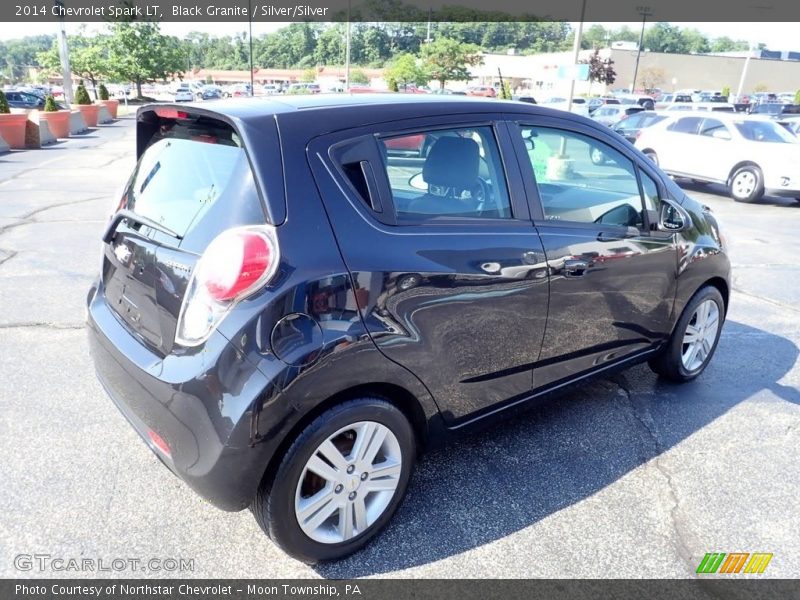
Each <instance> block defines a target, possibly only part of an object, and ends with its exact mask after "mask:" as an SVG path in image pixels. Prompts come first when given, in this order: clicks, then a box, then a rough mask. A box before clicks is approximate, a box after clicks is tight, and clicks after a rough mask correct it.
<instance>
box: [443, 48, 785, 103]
mask: <svg viewBox="0 0 800 600" xmlns="http://www.w3.org/2000/svg"><path fill="white" fill-rule="evenodd" d="M590 54H591V51H589V50H583V51H581V53H580V60H587V59H588V57H589V55H590ZM600 55H601V57H603V58H608V57H610V58H611V60H613V61H614V70H615V71H616V73H617V79H616V81H615V82H614V83H613V84H612V85H611V86H608V87H609V88H611V89H620V88H630V86H631V84H632V83H633V72H634V67H635V63H636V51H635V50H622V49H616V48H615V49H609V48H606V49H603V50H601V51H600ZM746 60H747V59H746V58H745V57H743V56H712V55H705V54H663V53H660V52H647V51H643V52H642V53H641V56H640V60H639V72H638V75H637V78H636V87H637V89H640V90H641V89H643V88H644V87H649V88H660V89H662V90H666V91H674V90H682V89H698V90H722V89H723V88H724V87H726V86H727V87H730V89H731V91H732V93H733V94H735V93H736V92H737V90H738V88H739V82H740V80H741V77H742V72H743V70H744V67H745V62H746ZM572 63H573V53H572V52H556V53H552V54H534V55H530V56H520V55H514V54H485V55H484V62H483V64H482V65H480V66H477V67H473V68H472V69H471V72H472V74H473V76H474V77H475V82H480V83H494V82H497V81H498V80H499V74H498V69H499V73H501V74H502V76H503V79H504V80H507V81H510V83H511V86H512V88H513V89H516V88H518V87H523V88H526V89H530V90H531V91H532V92H533V93H534V96H536V95H537V94H538V95H541V96H550V95H552V96H563V95H565V94H566V93H567V91H568V89H569V83H570V82H569V80H566V79H562V78H561V77H559V67H562V66H565V65H571V64H572ZM453 87H454V88H455V86H453ZM757 88H758V89H762V88H765V89H766V90H769V91H775V92H785V91H794V90H797V89H800V61H797V60H775V59H763V58H751V59H750V61H749V64H748V65H747V73H746V77H745V79H744V85H743V87H742V93H743V94H748V93H752V92H753V91H756V90H757ZM605 91H606V86H604V85H601V84H598V83H592V84H590V83H589V82H586V81H578V82H576V85H575V93H576V94H588V93H592V94H599V93H603V92H605Z"/></svg>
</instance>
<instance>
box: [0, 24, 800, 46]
mask: <svg viewBox="0 0 800 600" xmlns="http://www.w3.org/2000/svg"><path fill="white" fill-rule="evenodd" d="M674 24H676V25H681V26H683V27H690V28H694V29H699V30H700V31H701V32H703V33H704V34H705V35H706V36H708V37H710V38H717V37H721V36H728V37H730V38H733V39H735V40H738V39H743V40H748V41H751V42H753V43H762V42H763V43H765V44H766V45H767V48H769V49H770V50H797V51H800V40H798V24H797V23H674ZM103 25H104V24H103V23H89V24H88V28H89V30H97V29H98V28H101V27H103ZM284 25H286V24H285V23H254V24H253V35H256V36H258V35H263V34H265V33H269V32H270V31H274V30H276V29H278V28H280V27H282V26H284ZM574 25H576V23H573V26H574ZM590 25H592V23H585V24H584V27H589V26H590ZM601 25H604V26H606V27H619V26H621V25H628V26H629V27H630V28H631V29H634V30H637V31H638V29H639V28H640V27H641V23H640V22H637V23H601ZM78 26H79V24H77V23H67V35H69V34H71V33H74V32H75V31H77V29H78ZM58 27H59V25H58V23H42V22H38V23H0V40H6V39H12V38H18V37H22V36H25V35H39V34H46V33H56V32H57V31H58ZM246 30H247V22H241V23H162V24H161V31H162V32H163V33H165V34H168V35H175V36H178V37H183V36H184V35H186V34H187V33H189V32H190V31H204V32H207V33H210V34H214V35H232V34H234V33H237V32H240V31H246Z"/></svg>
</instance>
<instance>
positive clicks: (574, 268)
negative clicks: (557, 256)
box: [564, 258, 589, 277]
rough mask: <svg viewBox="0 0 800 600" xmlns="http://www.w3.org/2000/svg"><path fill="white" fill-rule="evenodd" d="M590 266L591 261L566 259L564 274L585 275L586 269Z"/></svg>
mask: <svg viewBox="0 0 800 600" xmlns="http://www.w3.org/2000/svg"><path fill="white" fill-rule="evenodd" d="M588 268H589V261H586V260H581V259H574V258H571V259H569V260H565V261H564V276H565V277H583V274H584V273H586V270H587V269H588Z"/></svg>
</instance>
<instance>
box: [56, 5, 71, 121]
mask: <svg viewBox="0 0 800 600" xmlns="http://www.w3.org/2000/svg"><path fill="white" fill-rule="evenodd" d="M53 5H54V6H56V7H58V22H59V32H58V53H59V55H60V57H61V75H62V77H63V87H64V100H65V101H66V102H67V105H70V104H72V100H73V98H72V69H71V68H70V66H69V46H67V29H66V27H65V26H64V12H65V11H64V0H54V2H53Z"/></svg>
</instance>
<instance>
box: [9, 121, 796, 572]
mask: <svg viewBox="0 0 800 600" xmlns="http://www.w3.org/2000/svg"><path fill="white" fill-rule="evenodd" d="M132 124H133V122H132V120H131V119H121V120H119V121H117V122H116V123H114V124H113V125H110V126H107V127H103V128H101V129H98V130H95V131H93V132H91V133H89V134H87V135H86V136H83V137H79V138H73V139H70V140H68V141H66V142H62V143H60V144H57V145H55V146H52V147H49V148H46V149H42V150H36V151H26V152H20V153H12V154H6V155H2V156H0V381H2V385H0V415H2V416H0V455H2V457H3V459H2V466H0V479H1V480H2V484H1V485H0V515H1V516H0V576H3V577H14V576H31V577H53V576H56V577H58V576H72V577H75V576H80V575H81V573H76V572H53V571H50V570H45V571H38V570H32V571H25V572H21V571H19V570H17V569H16V568H15V561H14V557H15V556H17V555H19V554H47V555H50V556H52V557H61V558H65V559H68V558H77V559H82V558H94V559H104V560H106V561H108V562H110V561H111V560H113V559H114V558H125V559H127V558H140V559H143V560H148V559H150V558H162V559H163V558H184V559H193V560H194V570H193V571H192V572H185V573H177V574H178V575H182V576H192V577H203V578H210V577H260V578H273V577H274V578H278V577H280V578H294V577H336V578H349V577H361V576H388V577H414V578H426V577H474V578H490V577H613V578H627V577H691V576H694V572H695V569H696V567H697V565H698V563H699V562H700V560H701V559H702V557H703V556H704V554H705V553H707V552H771V553H773V554H774V557H773V559H772V562H771V563H770V564H769V567H768V569H767V570H766V572H765V573H764V575H762V577H798V576H800V511H798V510H797V507H798V496H799V495H800V460H798V447H800V368H798V367H799V366H800V362H798V354H799V351H798V346H799V345H800V264H799V263H798V261H797V257H798V256H800V236H798V231H800V203H796V202H794V201H792V200H781V199H771V198H767V199H765V200H763V201H762V202H760V203H757V204H752V205H743V204H735V203H734V202H733V201H732V200H730V199H729V198H727V197H726V196H725V195H724V194H723V191H722V190H721V189H719V188H715V187H713V186H710V187H701V186H690V187H688V188H687V189H689V191H690V193H692V194H693V195H695V196H696V197H698V198H701V199H702V200H703V201H704V202H705V203H707V204H708V205H709V206H711V207H712V208H713V209H714V211H715V213H716V215H717V216H718V218H719V219H720V221H721V222H722V223H723V224H724V225H725V227H726V231H727V234H728V237H729V240H730V247H731V251H730V252H731V260H732V263H733V267H734V279H733V280H734V292H733V295H732V302H731V309H730V312H729V314H728V322H727V324H726V326H725V329H724V331H723V334H722V338H721V341H720V345H719V349H718V351H717V355H716V357H715V359H714V361H713V362H712V364H711V365H710V367H709V368H708V370H707V371H706V373H705V374H704V375H703V376H701V377H700V378H699V379H698V380H696V381H695V382H693V383H691V384H688V385H685V386H674V385H670V384H666V383H663V382H660V381H658V380H657V379H656V378H655V376H654V375H653V374H652V373H651V372H650V371H649V370H648V369H647V367H646V366H640V367H636V368H633V369H630V370H628V371H625V372H623V373H621V374H618V375H615V376H613V377H611V378H605V379H599V380H596V381H594V382H593V383H590V384H588V385H584V386H582V387H580V388H576V389H574V390H572V391H571V392H570V393H568V394H567V395H565V396H563V397H561V398H559V399H557V400H554V401H552V402H548V403H546V404H543V405H541V406H539V407H537V408H534V409H533V410H531V411H530V412H529V413H527V414H526V415H525V417H524V418H521V419H515V420H514V421H513V422H509V423H507V424H504V425H500V426H497V427H494V428H492V429H490V430H488V431H485V432H483V433H481V434H478V435H474V436H471V437H469V438H467V439H464V440H463V441H461V442H459V443H457V444H456V445H454V446H450V447H448V448H445V449H443V450H438V451H435V452H433V453H431V454H428V455H426V456H424V457H423V458H422V460H421V462H420V464H419V466H418V469H417V471H416V475H415V477H414V479H413V481H412V484H411V487H410V491H409V494H408V497H407V499H406V501H405V503H404V504H403V506H402V508H401V509H400V511H399V513H398V514H397V516H396V517H395V519H394V520H393V522H392V523H391V525H390V526H389V528H388V529H387V530H386V531H385V532H384V534H383V535H382V536H380V537H379V538H378V539H377V541H376V542H375V543H373V544H372V545H370V546H369V547H368V548H367V549H365V550H364V551H362V552H360V553H358V554H356V555H354V556H353V557H351V558H349V559H347V560H345V561H343V562H340V563H336V564H328V565H321V566H317V567H314V568H312V567H309V566H306V565H304V564H301V563H298V562H296V561H294V560H292V559H289V558H287V557H286V556H285V555H284V554H282V553H281V552H280V551H279V550H277V548H276V547H274V546H273V545H272V544H271V543H270V541H269V540H268V539H267V538H266V537H264V536H263V534H262V533H261V531H260V529H259V528H258V526H257V525H256V523H255V521H254V520H253V519H252V517H251V515H250V513H249V512H248V511H244V512H241V513H224V512H220V511H218V510H217V509H215V508H213V507H212V506H210V505H208V504H206V503H205V502H203V501H202V500H200V499H199V498H198V497H197V496H196V495H195V494H194V493H192V492H191V491H190V490H189V489H188V488H186V487H185V486H184V485H183V484H182V483H181V482H180V481H179V480H177V479H176V478H175V477H173V476H172V475H171V474H170V473H169V472H168V471H167V470H166V469H165V468H163V467H162V466H161V465H160V464H159V462H158V461H157V459H156V458H155V457H154V456H153V455H152V454H151V453H150V451H149V450H147V448H146V447H145V445H144V444H143V443H142V442H141V441H140V440H139V439H138V437H137V436H136V434H135V433H134V432H133V430H132V429H131V428H130V427H129V426H128V425H127V423H126V422H125V420H124V419H123V417H122V416H120V414H119V413H118V412H117V410H116V408H114V406H113V405H112V404H111V402H110V401H108V400H107V399H106V397H105V395H104V393H103V391H102V390H101V388H100V386H99V385H98V383H97V382H96V381H95V378H94V374H93V370H92V365H91V362H90V360H89V357H88V352H87V344H86V340H85V333H84V331H83V315H84V308H83V304H84V299H85V295H86V291H87V289H88V287H89V284H90V281H91V279H92V277H93V276H94V275H95V273H96V271H97V270H98V269H99V266H100V254H99V253H100V240H99V236H100V232H101V230H102V227H103V223H104V219H105V217H106V215H107V214H108V213H109V211H110V208H111V197H112V195H113V192H114V190H115V189H117V188H118V187H119V186H120V185H121V184H122V183H123V181H124V179H125V178H126V177H127V174H128V172H129V170H130V168H131V167H132V166H133V152H134V137H133V127H132ZM84 574H85V575H89V576H91V575H93V574H92V573H84ZM100 575H106V576H127V577H143V576H165V575H175V573H165V572H163V571H161V572H155V573H151V572H142V571H133V570H129V569H128V570H124V571H122V572H106V573H100Z"/></svg>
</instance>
